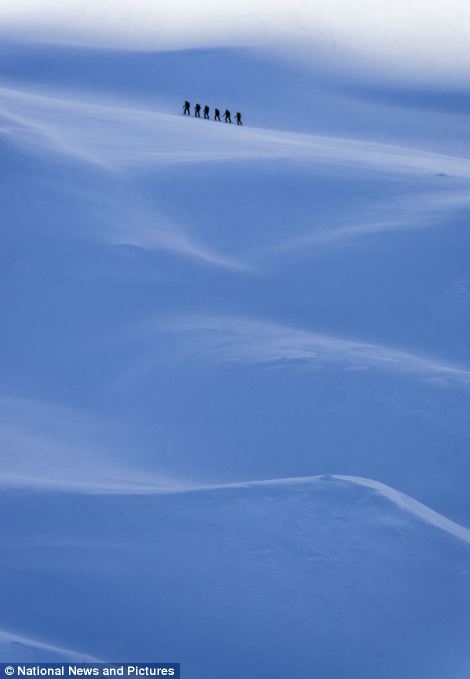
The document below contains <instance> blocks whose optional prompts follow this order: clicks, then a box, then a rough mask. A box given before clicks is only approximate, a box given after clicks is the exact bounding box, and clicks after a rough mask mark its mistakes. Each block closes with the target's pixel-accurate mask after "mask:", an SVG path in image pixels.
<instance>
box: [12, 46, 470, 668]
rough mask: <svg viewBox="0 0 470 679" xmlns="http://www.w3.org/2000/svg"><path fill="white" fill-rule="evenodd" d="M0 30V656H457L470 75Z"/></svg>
mask: <svg viewBox="0 0 470 679" xmlns="http://www.w3.org/2000/svg"><path fill="white" fill-rule="evenodd" d="M0 56H1V59H0V147H1V149H0V152H1V155H0V158H1V161H0V172H1V182H0V192H1V204H2V247H1V248H0V258H1V266H0V276H1V285H0V303H1V308H2V312H3V313H2V332H1V333H0V342H1V351H0V369H1V385H2V386H1V393H0V525H1V527H2V528H1V531H0V540H1V548H0V602H1V605H0V630H1V631H0V657H1V659H2V660H5V661H14V660H16V659H18V660H21V659H22V660H25V661H27V660H44V659H47V660H51V661H54V660H62V659H64V660H68V659H70V660H80V659H84V658H85V659H89V658H100V659H102V660H109V661H114V660H115V661H121V660H122V661H129V660H135V661H139V660H140V661H148V660H151V659H153V660H155V661H158V660H168V659H172V660H179V661H181V663H182V671H183V672H184V676H187V677H191V678H193V677H194V678H196V679H202V678H203V677H204V678H207V679H216V678H219V677H224V678H225V679H235V677H240V676H245V677H248V678H251V677H253V678H254V677H258V676H263V677H264V676H266V677H268V676H269V677H271V678H272V679H280V678H281V677H286V676H293V677H301V676H306V677H320V678H322V679H323V678H325V679H326V678H328V679H350V678H351V677H357V678H358V679H359V678H360V679H397V678H398V677H399V678H400V679H419V678H420V677H426V679H442V678H443V677H445V678H446V679H463V677H465V676H467V674H468V668H469V667H470V651H469V645H468V629H469V628H470V528H469V527H470V502H469V493H468V486H469V479H470V457H469V455H470V450H469V444H470V418H469V412H470V410H469V407H470V337H469V334H470V333H469V313H470V269H469V261H468V252H469V248H470V233H469V230H468V222H469V215H470V193H469V190H468V187H469V180H470V138H469V134H468V131H469V123H468V113H469V112H470V92H469V93H467V92H466V91H464V90H462V89H460V90H458V91H454V90H452V89H450V88H449V89H448V90H446V91H443V90H442V88H440V89H439V91H438V90H433V89H432V87H431V86H429V85H425V84H421V85H420V86H419V87H418V88H414V89H413V90H411V89H409V88H408V87H407V86H405V85H402V86H399V85H397V83H396V82H395V83H394V84H393V86H392V85H391V84H388V85H387V84H386V82H387V81H386V80H384V82H383V83H382V84H381V85H378V84H377V80H371V81H370V82H368V81H367V78H366V76H365V75H363V77H360V78H359V77H357V78H356V79H354V78H352V76H351V74H349V75H348V77H347V78H346V77H345V76H343V75H342V74H341V71H340V70H338V69H337V70H336V71H334V70H331V69H330V70H324V68H323V67H324V63H323V62H322V61H321V60H320V61H319V62H317V63H316V64H315V65H314V66H312V65H311V66H309V67H307V66H306V65H305V64H304V65H302V64H301V63H300V62H299V61H292V60H290V61H288V60H285V59H284V57H281V56H275V55H274V54H273V53H272V52H268V51H264V50H260V49H254V48H230V49H229V48H217V49H216V48H210V49H209V48H206V49H192V50H174V51H169V52H163V51H160V52H155V51H145V52H136V51H134V52H133V51H124V50H122V51H120V50H117V49H114V50H113V49H96V48H93V49H92V48H85V47H71V46H68V47H67V46H65V45H62V46H50V45H49V46H48V45H46V44H41V45H34V44H26V43H22V44H20V43H18V42H13V41H4V42H3V43H2V45H1V48H0ZM186 98H188V99H190V100H191V101H192V102H195V101H196V100H198V101H199V102H200V103H201V104H202V105H204V104H205V103H206V102H207V103H208V104H209V105H210V106H211V107H214V106H219V108H222V109H223V107H225V106H228V107H229V108H231V110H232V111H233V112H235V111H237V110H240V111H242V113H243V114H244V120H245V123H246V124H245V126H244V127H242V128H239V127H236V126H235V125H231V126H230V125H225V124H223V123H215V122H213V121H210V122H208V121H204V120H195V119H194V118H192V117H191V118H189V119H188V118H184V117H183V116H182V115H181V105H182V102H183V101H184V99H186Z"/></svg>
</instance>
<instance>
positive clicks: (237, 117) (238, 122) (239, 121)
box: [235, 113, 243, 125]
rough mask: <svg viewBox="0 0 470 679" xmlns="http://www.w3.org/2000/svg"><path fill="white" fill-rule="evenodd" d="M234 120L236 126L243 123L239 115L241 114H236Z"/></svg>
mask: <svg viewBox="0 0 470 679" xmlns="http://www.w3.org/2000/svg"><path fill="white" fill-rule="evenodd" d="M235 118H236V119H237V125H243V123H242V114H241V113H237V114H236V115H235Z"/></svg>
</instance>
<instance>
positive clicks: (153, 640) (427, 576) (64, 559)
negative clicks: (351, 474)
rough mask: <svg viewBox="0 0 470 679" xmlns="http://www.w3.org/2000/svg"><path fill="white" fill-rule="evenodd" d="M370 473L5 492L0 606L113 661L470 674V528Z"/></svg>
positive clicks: (30, 625) (33, 627)
mask: <svg viewBox="0 0 470 679" xmlns="http://www.w3.org/2000/svg"><path fill="white" fill-rule="evenodd" d="M363 484H365V482H364V480H361V479H359V480H357V481H356V480H355V479H339V478H338V479H335V478H316V479H315V478H313V479H305V480H294V481H284V482H282V481H281V482H275V481H274V482H267V483H265V484H246V485H245V486H233V487H230V486H228V487H225V488H223V487H222V488H218V489H217V488H216V489H207V490H200V491H192V492H183V493H177V494H171V495H144V496H140V497H138V496H122V495H120V496H115V495H114V496H108V497H98V496H94V495H91V496H85V497H81V498H80V497H77V496H73V495H65V496H64V495H61V494H45V493H37V494H36V493H35V494H29V495H27V496H26V495H25V496H23V497H22V498H21V503H20V504H19V500H20V498H19V497H18V495H17V494H16V493H8V494H6V495H5V496H4V497H3V499H2V509H1V511H2V514H3V513H5V512H8V511H9V510H10V509H11V507H16V508H17V511H18V506H20V510H19V512H18V519H19V520H18V521H17V525H16V526H12V527H11V529H8V531H7V533H6V535H4V538H3V539H4V542H3V544H2V550H1V554H2V557H1V561H2V565H3V566H4V565H5V562H6V563H7V564H8V563H10V562H11V561H14V563H15V564H16V568H17V571H16V572H12V573H10V574H8V573H7V574H6V575H5V576H4V577H3V578H2V583H1V595H2V601H3V606H2V615H7V616H8V618H9V619H10V620H11V624H12V625H14V626H15V627H27V629H28V632H29V633H36V634H41V635H42V636H47V637H48V638H50V639H54V640H56V641H57V642H59V641H60V643H61V644H64V645H70V644H74V645H75V647H78V648H79V649H84V648H86V649H87V650H91V651H92V652H93V653H94V654H95V655H98V656H99V657H102V658H105V659H112V660H125V659H126V658H129V657H139V658H148V657H155V656H158V657H178V659H180V660H181V662H182V663H183V667H185V668H186V673H187V674H188V676H191V677H202V676H208V677H217V676H220V675H221V674H223V676H227V677H236V676H239V675H240V671H243V673H245V674H246V675H247V676H258V675H259V674H260V673H261V674H263V675H264V674H267V675H269V676H273V677H280V676H283V675H284V674H285V673H286V672H289V673H290V674H292V675H294V676H296V675H297V676H302V675H303V674H308V673H309V672H311V671H312V669H313V670H314V671H315V673H317V674H318V675H319V676H330V677H334V678H336V677H345V676H347V673H348V672H349V673H353V674H354V676H366V677H369V676H370V677H373V676H380V677H387V678H388V677H390V678H392V677H396V676H397V674H399V675H400V676H402V677H404V678H408V677H409V678H410V679H411V678H412V677H416V676H426V677H430V678H432V679H433V678H434V677H435V678H436V679H437V678H438V677H442V676H451V677H456V676H463V675H460V674H459V671H460V669H461V668H463V667H465V664H466V663H467V662H468V642H467V634H466V630H467V629H468V623H469V605H470V600H469V588H468V565H469V556H470V531H469V530H468V529H464V528H462V527H459V526H457V525H456V524H451V523H450V522H446V521H445V520H444V519H443V517H440V516H438V515H436V514H435V513H433V512H431V511H430V510H429V509H427V508H426V507H424V506H423V505H417V504H416V503H413V501H412V500H411V499H410V498H407V497H405V496H399V495H398V494H397V493H393V491H390V489H387V488H386V487H380V486H377V485H376V484H374V483H372V484H370V487H367V484H365V485H363ZM397 496H398V497H397ZM32 534H34V538H33V539H31V535H32ZM4 547H8V556H6V554H7V549H5V548H4ZM18 571H19V572H20V573H21V574H22V575H21V578H19V577H18V574H17V573H18ZM64 601H65V602H66V606H67V610H69V611H70V613H69V614H65V618H64ZM38 611H39V615H38Z"/></svg>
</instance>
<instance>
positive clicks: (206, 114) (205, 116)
mask: <svg viewBox="0 0 470 679" xmlns="http://www.w3.org/2000/svg"><path fill="white" fill-rule="evenodd" d="M204 120H209V107H208V106H207V104H206V106H204Z"/></svg>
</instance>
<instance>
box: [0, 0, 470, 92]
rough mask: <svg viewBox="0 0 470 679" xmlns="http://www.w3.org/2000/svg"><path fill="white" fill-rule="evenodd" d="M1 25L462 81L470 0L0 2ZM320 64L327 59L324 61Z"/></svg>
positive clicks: (79, 39) (94, 40) (116, 43)
mask: <svg viewBox="0 0 470 679" xmlns="http://www.w3.org/2000/svg"><path fill="white" fill-rule="evenodd" d="M0 31H1V32H2V34H3V35H4V36H5V35H11V36H14V37H28V38H32V39H36V40H48V41H49V40H52V41H57V42H74V43H83V44H88V45H99V46H107V47H111V46H113V47H125V48H133V49H135V48H138V49H157V50H159V49H173V48H182V47H183V48H184V47H199V46H218V45H246V44H249V45H264V46H268V47H269V46H275V47H280V46H283V47H285V48H287V49H288V50H289V51H290V53H291V54H292V53H294V54H296V55H301V56H303V57H304V58H305V59H306V60H307V61H310V62H314V60H315V59H318V58H319V55H323V56H324V58H323V59H322V61H323V62H324V63H325V62H326V63H327V64H330V65H332V66H334V65H337V64H338V63H339V65H341V66H342V67H343V68H344V66H345V65H347V66H348V67H349V68H352V69H356V70H364V69H365V70H367V71H368V72H369V73H370V72H371V71H372V72H375V74H376V75H377V74H379V75H380V77H381V78H383V77H387V78H390V79H399V80H403V79H404V78H405V77H406V78H408V79H415V80H416V79H418V80H422V81H427V82H433V83H435V84H438V85H440V86H442V85H446V84H452V85H453V86H464V85H465V83H466V82H467V80H468V74H467V71H468V68H467V64H468V63H469V57H470V3H469V2H468V0H395V1H394V2H388V1H385V0H382V2H381V1H380V0H317V1H316V2H313V1H312V0H200V1H199V2H195V1H194V0H172V1H171V2H163V1H162V0H160V1H159V0H67V1H66V2H64V1H63V0H0ZM324 63H323V66H324Z"/></svg>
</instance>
